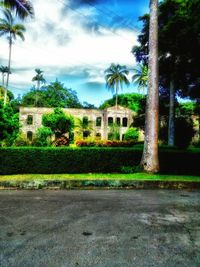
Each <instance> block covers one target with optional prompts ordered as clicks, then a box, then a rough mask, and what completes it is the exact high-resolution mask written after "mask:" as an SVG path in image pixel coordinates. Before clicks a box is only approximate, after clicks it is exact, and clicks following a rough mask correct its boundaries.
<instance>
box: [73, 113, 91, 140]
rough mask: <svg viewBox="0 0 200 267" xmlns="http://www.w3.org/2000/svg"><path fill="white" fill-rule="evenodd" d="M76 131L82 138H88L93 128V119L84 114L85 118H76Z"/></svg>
mask: <svg viewBox="0 0 200 267" xmlns="http://www.w3.org/2000/svg"><path fill="white" fill-rule="evenodd" d="M75 128H76V133H77V134H78V136H80V137H81V138H87V137H89V136H90V134H91V132H92V130H93V128H92V121H90V120H89V119H88V117H86V116H84V117H83V118H81V119H80V118H77V119H76V126H75Z"/></svg>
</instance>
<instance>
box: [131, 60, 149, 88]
mask: <svg viewBox="0 0 200 267" xmlns="http://www.w3.org/2000/svg"><path fill="white" fill-rule="evenodd" d="M133 71H134V75H133V76H132V81H133V82H134V83H136V84H138V89H139V90H140V89H145V88H147V86H148V66H147V65H146V64H138V65H137V68H135V69H133Z"/></svg>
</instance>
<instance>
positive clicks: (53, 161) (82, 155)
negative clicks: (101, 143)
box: [0, 147, 200, 175]
mask: <svg viewBox="0 0 200 267" xmlns="http://www.w3.org/2000/svg"><path fill="white" fill-rule="evenodd" d="M141 156H142V147H141V148H134V147H133V148H69V147H68V148H33V147H28V148H0V175H6V174H23V173H27V174H28V173H38V174H45V173H46V174H51V173H54V174H56V173H117V172H118V173H119V172H121V170H122V166H124V167H130V166H133V167H134V166H138V165H139V163H140V160H141ZM159 158H160V167H161V170H160V172H161V173H162V174H177V175H183V174H184V175H200V164H199V162H200V150H197V149H195V150H192V151H190V150H175V149H168V148H162V149H160V151H159ZM136 169H137V168H136ZM129 170H130V168H129Z"/></svg>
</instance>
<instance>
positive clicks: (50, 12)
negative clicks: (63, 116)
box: [0, 0, 137, 101]
mask: <svg viewBox="0 0 200 267" xmlns="http://www.w3.org/2000/svg"><path fill="white" fill-rule="evenodd" d="M85 2H86V1H73V3H74V5H75V4H76V6H77V8H78V6H79V11H80V10H81V13H84V14H85V15H84V16H82V15H80V14H79V13H77V12H73V11H72V10H71V9H69V10H68V12H66V10H65V12H64V11H63V8H64V4H63V1H54V0H49V1H40V0H33V4H34V7H35V14H36V16H35V19H34V20H29V21H28V22H26V25H25V26H26V28H27V31H26V34H25V38H26V40H25V42H22V41H20V40H18V41H16V42H15V44H14V45H13V53H12V65H11V67H12V71H13V74H12V75H11V79H10V86H11V88H12V90H13V91H14V92H16V94H18V93H19V90H21V91H22V92H24V91H27V90H28V89H29V88H30V87H31V86H32V85H33V83H32V82H31V80H32V77H33V75H34V69H35V68H41V69H42V70H44V75H45V78H46V79H47V81H48V82H51V81H54V80H55V79H56V78H58V79H59V80H61V81H63V82H65V83H66V84H69V85H70V87H72V88H74V89H75V90H77V92H78V95H79V97H80V98H84V100H86V101H87V99H86V97H87V95H84V96H83V94H82V91H81V88H83V87H84V88H85V86H88V87H89V88H91V87H92V86H93V87H94V88H97V87H98V86H99V88H101V86H102V84H103V83H104V82H105V81H104V70H105V69H106V68H107V67H109V65H110V64H111V63H112V62H114V63H120V64H124V65H128V66H132V65H134V64H135V61H134V58H133V56H132V55H131V53H130V51H131V48H132V46H133V45H135V44H136V43H137V41H136V40H137V32H134V31H131V30H130V29H127V28H125V29H122V28H116V29H115V30H114V31H112V30H111V29H110V28H108V26H107V27H102V26H101V25H100V24H99V23H98V21H97V22H95V20H96V18H97V10H95V9H94V8H92V7H89V6H88V7H87V6H86V4H84V3H85ZM97 2H98V1H95V3H97ZM66 3H69V2H68V1H66ZM71 3H72V1H71ZM65 8H66V7H65ZM66 9H67V8H66ZM95 23H96V24H95ZM7 55H8V44H7V40H6V39H1V42H0V61H1V64H4V65H6V64H7ZM79 92H80V93H79Z"/></svg>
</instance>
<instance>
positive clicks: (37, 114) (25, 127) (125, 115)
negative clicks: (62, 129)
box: [20, 106, 133, 140]
mask: <svg viewBox="0 0 200 267" xmlns="http://www.w3.org/2000/svg"><path fill="white" fill-rule="evenodd" d="M63 111H64V112H65V113H66V114H70V115H72V116H73V117H75V118H80V119H82V118H83V117H88V119H89V121H92V128H93V132H92V134H91V135H93V136H96V134H101V139H103V140H106V139H108V134H109V129H110V127H109V125H108V119H109V118H113V122H116V120H117V118H118V120H119V119H120V122H121V127H120V140H122V138H123V135H124V133H125V132H126V131H127V129H128V128H129V126H130V125H131V123H132V122H133V112H132V111H131V110H130V109H128V108H124V107H120V106H118V108H117V109H116V107H110V108H107V109H105V110H97V109H74V108H66V109H63ZM52 112H53V108H28V107H20V125H21V127H22V128H21V130H22V133H23V134H24V135H25V136H27V134H28V132H29V134H30V133H32V134H33V135H34V134H35V133H36V132H37V129H38V128H40V127H41V126H42V115H43V114H47V113H52ZM99 117H100V118H101V126H100V127H98V126H96V119H97V118H99ZM28 118H29V119H30V118H32V123H31V124H28ZM123 120H124V121H125V120H127V125H126V126H123ZM29 121H30V120H29Z"/></svg>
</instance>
